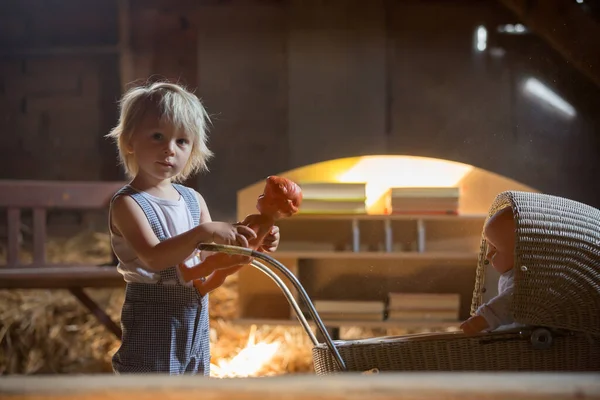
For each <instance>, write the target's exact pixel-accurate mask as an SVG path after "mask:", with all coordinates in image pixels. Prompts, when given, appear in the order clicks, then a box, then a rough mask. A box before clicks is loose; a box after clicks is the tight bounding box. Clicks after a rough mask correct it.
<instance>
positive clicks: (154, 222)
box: [111, 186, 167, 242]
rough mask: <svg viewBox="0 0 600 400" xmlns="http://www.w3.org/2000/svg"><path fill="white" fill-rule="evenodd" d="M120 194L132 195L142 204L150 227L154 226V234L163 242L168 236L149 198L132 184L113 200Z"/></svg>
mask: <svg viewBox="0 0 600 400" xmlns="http://www.w3.org/2000/svg"><path fill="white" fill-rule="evenodd" d="M119 195H126V196H129V197H131V198H132V199H133V200H135V202H136V203H137V204H138V205H139V206H140V208H141V209H142V211H143V212H144V214H145V215H146V218H148V222H149V223H150V227H151V228H152V231H153V232H154V234H155V235H156V237H157V238H158V240H160V241H161V242H162V241H163V240H165V239H166V238H167V237H166V236H165V232H164V230H163V227H162V225H161V224H160V220H159V219H158V216H157V215H156V212H155V211H154V209H153V208H152V206H151V205H150V202H149V201H148V199H146V198H145V197H144V195H143V194H141V193H139V192H137V191H135V190H134V189H132V188H131V187H130V186H125V187H124V188H122V189H121V190H119V191H118V192H117V193H116V194H115V196H114V197H113V200H114V198H115V197H117V196H119ZM111 201H112V200H111Z"/></svg>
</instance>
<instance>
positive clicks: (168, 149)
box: [164, 142, 175, 155]
mask: <svg viewBox="0 0 600 400" xmlns="http://www.w3.org/2000/svg"><path fill="white" fill-rule="evenodd" d="M164 152H165V154H166V155H170V154H173V153H174V152H175V145H174V144H173V143H172V142H168V143H167V145H166V146H165V149H164Z"/></svg>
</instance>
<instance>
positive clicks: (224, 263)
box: [179, 176, 302, 295]
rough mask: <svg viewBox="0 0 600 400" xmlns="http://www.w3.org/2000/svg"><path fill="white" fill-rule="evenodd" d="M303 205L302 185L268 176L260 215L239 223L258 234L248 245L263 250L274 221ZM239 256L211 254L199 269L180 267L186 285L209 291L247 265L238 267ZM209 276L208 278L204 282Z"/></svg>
mask: <svg viewBox="0 0 600 400" xmlns="http://www.w3.org/2000/svg"><path fill="white" fill-rule="evenodd" d="M301 203H302V191H301V189H300V186H298V185H297V184H296V183H294V182H292V181H291V180H289V179H286V178H282V177H278V176H269V177H268V178H267V180H266V184H265V189H264V191H263V194H261V195H260V196H259V197H258V202H257V204H256V208H257V210H258V212H259V213H258V214H251V215H248V216H247V217H246V218H245V219H244V220H243V221H242V222H241V223H240V224H242V225H246V226H248V227H249V228H251V229H252V230H254V231H255V232H256V238H254V239H252V240H251V241H250V242H249V247H250V248H251V249H253V250H257V251H264V249H263V247H262V244H263V240H264V238H265V237H266V236H267V235H268V234H269V232H270V231H271V228H273V226H274V225H275V222H276V221H277V220H278V219H280V218H284V217H291V216H292V215H294V214H295V213H297V212H298V209H299V207H300V204H301ZM238 260H239V257H238V256H230V255H228V254H224V253H216V254H211V255H209V256H208V257H206V259H205V260H204V261H203V262H202V263H200V264H199V265H198V266H197V267H192V268H187V267H185V265H183V264H180V266H179V268H180V272H181V275H182V277H183V278H184V280H185V281H186V282H189V281H193V282H194V286H195V287H196V289H198V291H199V292H200V293H201V294H203V295H204V294H205V293H208V292H210V291H211V290H214V289H216V288H217V287H219V286H220V285H222V284H223V282H224V281H225V279H226V278H227V276H229V275H231V274H234V273H235V272H237V271H238V270H239V269H241V268H242V267H243V266H244V265H243V264H242V265H240V264H239V261H238ZM205 276H206V279H203V278H204V277H205Z"/></svg>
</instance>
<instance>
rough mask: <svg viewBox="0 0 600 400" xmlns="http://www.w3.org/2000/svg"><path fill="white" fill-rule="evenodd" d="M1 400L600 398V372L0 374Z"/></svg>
mask: <svg viewBox="0 0 600 400" xmlns="http://www.w3.org/2000/svg"><path fill="white" fill-rule="evenodd" d="M0 397H1V398H2V399H4V400H50V399H52V400H57V399H63V400H100V399H111V400H129V399H144V400H189V399H197V398H198V399H199V398H202V399H204V400H217V399H240V400H272V399H273V400H274V399H286V400H300V399H302V400H307V399H315V400H317V399H318V400H334V399H335V400H339V399H352V400H358V399H360V400H363V399H369V400H402V399H411V400H425V399H427V400H431V399H441V398H444V399H457V400H458V399H460V400H480V399H486V400H494V399H522V400H528V399H536V400H541V399H600V376H599V374H597V373H596V374H589V373H588V374H586V373H579V374H568V373H545V374H536V373H527V372H520V373H405V374H402V373H386V374H379V375H377V374H375V375H361V374H356V373H354V374H341V375H337V376H315V375H295V376H289V375H288V376H282V377H273V378H255V379H252V378H248V379H208V378H203V377H198V376H189V375H188V376H178V377H173V376H165V375H155V374H150V375H137V376H136V375H127V376H125V375H121V376H111V375H106V374H104V375H97V376H85V375H79V376H65V375H62V376H39V375H38V376H31V377H24V376H15V377H0Z"/></svg>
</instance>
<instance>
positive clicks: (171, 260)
mask: <svg viewBox="0 0 600 400" xmlns="http://www.w3.org/2000/svg"><path fill="white" fill-rule="evenodd" d="M199 198H201V196H199ZM202 204H203V207H204V208H205V209H206V203H205V202H204V200H203V199H202V202H201V207H202ZM204 211H205V210H204V209H202V214H203V217H204ZM206 214H208V210H206ZM110 223H111V224H112V226H113V228H115V230H116V231H117V232H118V233H119V234H121V235H122V236H123V237H124V238H125V240H127V241H128V242H129V244H130V245H131V247H132V248H133V250H134V251H135V252H136V254H137V255H138V257H139V258H140V260H141V261H142V262H144V263H145V264H146V265H147V266H148V268H149V269H150V270H152V271H161V270H163V269H166V268H169V267H171V266H173V265H177V264H179V263H180V262H182V260H185V259H186V258H188V257H189V256H190V254H192V253H193V252H194V251H195V250H196V247H197V245H198V243H202V242H213V241H214V242H215V243H221V244H231V245H238V246H242V247H248V239H252V238H254V237H256V233H254V231H253V230H252V229H250V228H248V227H245V226H241V225H232V224H228V223H225V222H212V221H211V220H210V215H208V220H207V221H206V220H204V219H203V221H201V223H200V225H198V226H197V227H195V228H193V229H190V230H189V231H187V232H184V233H182V234H180V235H177V236H173V237H171V238H169V239H166V240H164V241H162V242H161V241H159V240H158V238H157V237H156V235H155V234H154V232H153V230H152V228H151V227H150V223H149V222H148V219H147V218H146V215H145V214H144V212H143V211H142V209H141V208H140V207H139V206H138V204H137V203H136V202H135V200H133V199H132V198H131V197H129V196H119V197H117V198H116V199H115V201H114V202H113V204H112V206H111V222H110Z"/></svg>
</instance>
